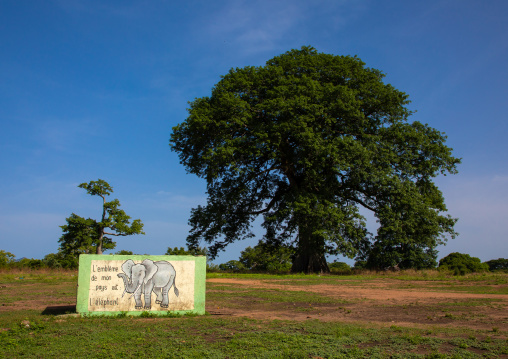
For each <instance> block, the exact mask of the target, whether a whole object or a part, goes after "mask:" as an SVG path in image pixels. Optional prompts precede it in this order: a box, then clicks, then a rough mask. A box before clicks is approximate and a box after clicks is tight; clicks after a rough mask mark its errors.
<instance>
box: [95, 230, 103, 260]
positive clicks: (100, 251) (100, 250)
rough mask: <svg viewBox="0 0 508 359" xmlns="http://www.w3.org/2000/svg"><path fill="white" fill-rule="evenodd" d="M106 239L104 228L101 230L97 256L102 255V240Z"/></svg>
mask: <svg viewBox="0 0 508 359" xmlns="http://www.w3.org/2000/svg"><path fill="white" fill-rule="evenodd" d="M103 237H104V228H103V229H101V234H100V236H99V243H97V250H96V251H95V254H102V238H103Z"/></svg>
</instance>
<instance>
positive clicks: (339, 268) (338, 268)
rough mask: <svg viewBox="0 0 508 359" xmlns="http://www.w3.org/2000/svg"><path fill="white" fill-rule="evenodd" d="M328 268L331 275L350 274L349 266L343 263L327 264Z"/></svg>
mask: <svg viewBox="0 0 508 359" xmlns="http://www.w3.org/2000/svg"><path fill="white" fill-rule="evenodd" d="M328 268H330V272H331V273H337V274H350V273H351V267H350V266H349V264H347V263H345V262H337V261H334V262H333V263H330V264H328Z"/></svg>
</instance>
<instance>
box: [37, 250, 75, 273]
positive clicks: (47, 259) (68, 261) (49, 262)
mask: <svg viewBox="0 0 508 359" xmlns="http://www.w3.org/2000/svg"><path fill="white" fill-rule="evenodd" d="M42 262H43V263H44V265H45V266H46V267H48V268H65V269H76V268H78V264H79V262H78V258H77V257H76V256H73V255H70V254H68V255H65V254H64V253H63V252H61V251H60V252H58V253H49V254H46V255H45V256H44V258H43V260H42Z"/></svg>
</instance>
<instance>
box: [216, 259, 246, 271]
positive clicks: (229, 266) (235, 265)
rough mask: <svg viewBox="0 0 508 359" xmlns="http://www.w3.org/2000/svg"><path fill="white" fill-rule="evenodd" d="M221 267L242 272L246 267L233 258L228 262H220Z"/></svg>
mask: <svg viewBox="0 0 508 359" xmlns="http://www.w3.org/2000/svg"><path fill="white" fill-rule="evenodd" d="M219 269H220V270H222V271H226V272H240V271H244V270H245V269H246V268H245V266H244V265H243V264H242V262H240V261H236V260H231V261H229V262H226V263H222V264H219Z"/></svg>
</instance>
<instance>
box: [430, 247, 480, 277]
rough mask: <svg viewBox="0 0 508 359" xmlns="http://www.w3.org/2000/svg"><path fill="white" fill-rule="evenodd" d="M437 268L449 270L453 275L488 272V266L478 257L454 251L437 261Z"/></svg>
mask: <svg viewBox="0 0 508 359" xmlns="http://www.w3.org/2000/svg"><path fill="white" fill-rule="evenodd" d="M438 269H439V270H448V271H451V272H453V274H455V275H464V274H467V273H474V272H488V271H489V266H488V265H487V264H486V263H482V262H481V260H480V258H477V257H471V256H470V255H469V254H463V253H458V252H454V253H450V254H448V255H447V256H446V257H444V258H442V259H441V260H440V261H439V267H438Z"/></svg>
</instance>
